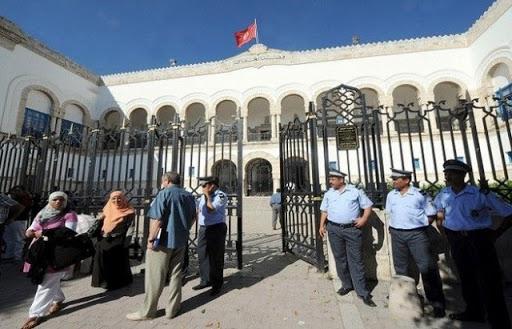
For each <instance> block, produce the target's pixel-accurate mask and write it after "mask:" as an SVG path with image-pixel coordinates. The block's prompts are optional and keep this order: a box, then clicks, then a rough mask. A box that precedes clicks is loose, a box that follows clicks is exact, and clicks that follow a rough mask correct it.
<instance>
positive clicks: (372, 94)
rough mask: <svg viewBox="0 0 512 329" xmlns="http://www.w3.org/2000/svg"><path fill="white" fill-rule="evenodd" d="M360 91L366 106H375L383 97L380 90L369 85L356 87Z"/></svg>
mask: <svg viewBox="0 0 512 329" xmlns="http://www.w3.org/2000/svg"><path fill="white" fill-rule="evenodd" d="M358 88H359V90H361V93H362V94H363V95H364V99H365V101H366V106H368V107H372V108H377V107H378V106H379V105H380V104H381V99H382V97H384V95H383V94H382V90H381V91H380V92H379V90H378V89H375V88H374V87H370V86H364V87H358Z"/></svg>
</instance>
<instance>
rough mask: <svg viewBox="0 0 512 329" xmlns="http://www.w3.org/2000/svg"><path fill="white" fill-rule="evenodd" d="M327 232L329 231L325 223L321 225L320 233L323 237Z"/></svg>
mask: <svg viewBox="0 0 512 329" xmlns="http://www.w3.org/2000/svg"><path fill="white" fill-rule="evenodd" d="M326 232H327V230H326V228H325V225H321V226H320V229H319V232H318V233H320V236H321V237H322V238H323V237H324V236H325V233H326Z"/></svg>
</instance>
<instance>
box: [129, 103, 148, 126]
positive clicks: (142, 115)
mask: <svg viewBox="0 0 512 329" xmlns="http://www.w3.org/2000/svg"><path fill="white" fill-rule="evenodd" d="M148 116H149V115H148V110H147V109H145V108H143V107H137V108H134V109H132V110H131V111H130V112H128V119H129V121H130V127H131V128H133V129H140V130H142V129H146V127H147V125H148Z"/></svg>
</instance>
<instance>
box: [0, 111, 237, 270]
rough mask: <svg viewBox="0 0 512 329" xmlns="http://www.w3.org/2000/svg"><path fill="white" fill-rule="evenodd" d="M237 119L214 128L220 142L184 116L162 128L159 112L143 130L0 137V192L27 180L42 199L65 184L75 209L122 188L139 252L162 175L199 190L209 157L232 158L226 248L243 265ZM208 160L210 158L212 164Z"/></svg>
mask: <svg viewBox="0 0 512 329" xmlns="http://www.w3.org/2000/svg"><path fill="white" fill-rule="evenodd" d="M240 122H241V120H236V121H235V123H234V124H233V125H232V126H231V127H229V129H217V134H216V137H218V138H219V139H218V140H219V142H218V143H212V144H209V140H208V132H209V129H210V127H209V124H207V123H206V124H204V123H203V124H201V123H198V124H196V125H194V126H191V127H189V128H188V129H186V130H184V129H183V126H184V125H183V123H181V122H179V120H175V122H173V123H171V124H170V125H166V127H159V126H158V125H156V124H155V120H154V119H153V123H152V124H151V125H149V126H148V127H147V129H146V130H140V129H139V130H135V129H128V128H121V129H119V130H102V129H93V130H87V131H85V130H84V131H83V133H82V134H75V133H68V134H62V135H56V134H51V135H46V136H44V137H43V138H34V137H30V136H26V137H15V136H4V137H0V192H6V191H8V190H9V188H10V187H11V186H14V185H22V186H24V187H25V189H27V190H28V191H30V192H31V193H32V194H34V195H35V196H36V198H37V199H39V200H45V199H47V197H48V195H49V193H51V192H53V191H55V190H63V191H66V192H67V193H68V194H69V195H70V197H71V200H72V204H73V206H74V207H75V208H76V210H77V211H78V212H83V213H90V214H96V213H97V212H99V211H100V210H101V209H102V207H103V205H104V204H105V201H106V199H107V197H108V194H109V193H110V192H111V191H113V190H123V191H125V193H126V195H127V196H128V198H129V200H130V202H131V203H132V205H133V206H134V207H135V209H136V214H137V216H136V221H135V222H134V225H133V236H132V247H133V248H132V249H134V250H135V256H136V257H139V258H141V257H142V249H141V247H140V246H145V244H144V243H141V242H142V241H145V238H146V236H147V229H148V225H149V223H148V220H149V219H148V218H147V216H145V214H146V213H147V208H148V206H149V204H150V201H151V200H152V199H153V198H154V197H155V196H156V194H157V193H158V191H159V188H160V184H161V181H160V180H161V176H162V174H163V173H164V172H166V171H178V172H180V173H181V175H182V177H183V178H184V182H183V184H184V187H185V188H186V189H188V190H190V191H192V192H193V193H194V194H195V195H196V196H199V194H200V192H201V191H200V189H199V186H198V180H197V177H198V176H202V175H210V174H212V173H213V172H214V169H212V168H211V164H214V163H217V162H218V161H220V162H221V163H224V161H230V162H231V161H235V162H236V163H237V165H236V166H235V169H234V172H233V170H231V171H229V174H228V177H229V175H233V174H234V176H235V177H234V178H233V180H229V182H230V185H229V186H228V188H227V190H226V192H227V193H228V197H229V203H228V207H227V208H228V210H227V216H228V220H227V222H228V229H229V231H228V237H227V246H228V248H227V250H228V254H229V255H232V254H236V256H237V262H238V267H240V268H241V266H242V239H241V236H242V215H241V214H242V192H241V191H242V186H241V179H239V178H238V177H241V172H240V170H239V169H238V168H240V167H241V164H242V153H241V152H242V148H241V140H242V138H241V131H242V130H241V129H242V128H241V126H240ZM210 159H213V162H212V163H211V164H210V161H211V160H210ZM231 163H233V162H231ZM191 167H195V168H196V171H195V172H194V173H191V172H190V171H189V168H191ZM237 169H238V172H237ZM215 173H217V172H215ZM221 173H222V171H221ZM221 177H223V178H224V175H221ZM233 182H234V183H233ZM234 184H238V186H235V185H234ZM222 187H224V186H222ZM194 231H195V234H192V235H191V242H190V246H191V248H190V249H191V250H192V251H193V250H194V249H195V245H196V241H197V228H196V229H195V230H194ZM132 254H133V253H132Z"/></svg>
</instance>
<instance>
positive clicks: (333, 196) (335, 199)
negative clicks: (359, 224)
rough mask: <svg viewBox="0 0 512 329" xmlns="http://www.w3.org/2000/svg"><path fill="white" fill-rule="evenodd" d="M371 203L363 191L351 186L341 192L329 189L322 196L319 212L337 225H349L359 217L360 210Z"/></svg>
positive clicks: (346, 186)
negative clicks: (323, 213)
mask: <svg viewBox="0 0 512 329" xmlns="http://www.w3.org/2000/svg"><path fill="white" fill-rule="evenodd" d="M372 205H373V202H372V201H371V200H370V199H369V198H368V197H367V196H366V194H365V193H364V191H363V190H360V189H358V188H356V187H355V186H353V185H345V188H344V189H343V190H335V189H334V188H332V187H331V188H330V189H329V190H328V191H327V192H325V194H324V198H323V199H322V204H321V205H320V210H321V211H322V212H327V218H328V219H329V220H330V221H331V222H335V223H338V224H350V223H352V222H354V220H355V219H356V218H357V217H359V213H360V209H361V208H362V209H366V208H369V207H371V206H372Z"/></svg>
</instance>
